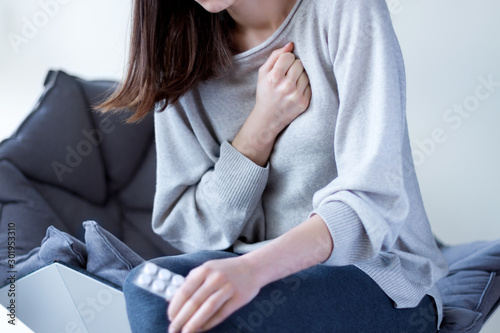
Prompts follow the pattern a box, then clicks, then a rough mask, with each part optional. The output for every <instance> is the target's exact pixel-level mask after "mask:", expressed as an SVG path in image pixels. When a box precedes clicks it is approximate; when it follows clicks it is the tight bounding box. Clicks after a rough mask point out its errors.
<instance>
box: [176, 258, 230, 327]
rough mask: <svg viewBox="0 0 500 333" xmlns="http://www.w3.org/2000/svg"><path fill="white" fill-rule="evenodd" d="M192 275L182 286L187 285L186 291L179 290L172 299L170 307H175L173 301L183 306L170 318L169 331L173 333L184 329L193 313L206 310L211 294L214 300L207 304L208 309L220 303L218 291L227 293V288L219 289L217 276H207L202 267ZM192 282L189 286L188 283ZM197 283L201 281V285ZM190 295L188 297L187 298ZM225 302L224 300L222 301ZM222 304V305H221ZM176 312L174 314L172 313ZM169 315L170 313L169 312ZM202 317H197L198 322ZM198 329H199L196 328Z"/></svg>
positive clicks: (206, 271) (205, 270)
mask: <svg viewBox="0 0 500 333" xmlns="http://www.w3.org/2000/svg"><path fill="white" fill-rule="evenodd" d="M192 273H193V274H191V273H190V274H191V275H192V277H193V280H190V279H189V277H190V276H189V275H188V278H186V281H185V282H184V284H183V285H182V286H185V285H187V287H186V289H185V290H184V291H183V290H181V288H182V287H181V288H180V289H179V290H178V291H177V293H176V295H175V297H174V299H173V300H172V305H174V306H177V303H173V302H174V300H175V301H176V302H177V301H179V302H182V303H183V305H182V306H181V308H180V309H175V308H174V309H173V310H172V313H173V316H172V317H170V318H172V319H173V320H172V322H171V323H170V329H171V330H173V331H180V328H182V327H184V325H186V323H187V322H188V321H190V320H191V318H192V317H193V315H194V314H195V313H198V311H200V309H201V308H205V311H207V310H206V307H207V305H206V303H207V301H208V300H209V299H210V297H211V296H212V295H213V294H216V295H215V299H213V300H212V301H210V302H209V305H208V306H209V307H210V306H214V305H217V304H218V302H220V299H219V298H220V295H221V294H220V293H218V290H222V291H223V292H224V293H226V292H227V291H228V288H221V283H220V279H219V278H218V275H214V274H212V275H208V270H207V269H206V268H204V267H198V268H196V269H194V270H193V271H192ZM191 281H193V283H192V284H191V283H190V282H191ZM199 281H202V283H201V285H200V284H199V283H198V282H199ZM193 290H194V292H193ZM177 294H180V297H179V298H177ZM187 295H190V296H187ZM176 298H177V299H176ZM223 302H225V300H223ZM223 302H222V303H223ZM174 312H176V313H174ZM169 314H170V312H169ZM202 315H206V313H202ZM203 318H204V317H202V318H200V317H199V316H198V320H200V319H203ZM208 319H210V318H204V320H205V321H206V320H208ZM204 323H205V322H202V323H201V324H199V326H201V325H202V324H204ZM197 328H199V327H197Z"/></svg>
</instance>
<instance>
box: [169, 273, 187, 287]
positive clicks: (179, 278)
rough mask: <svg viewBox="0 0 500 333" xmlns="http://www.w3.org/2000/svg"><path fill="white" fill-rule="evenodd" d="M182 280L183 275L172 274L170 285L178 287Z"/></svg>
mask: <svg viewBox="0 0 500 333" xmlns="http://www.w3.org/2000/svg"><path fill="white" fill-rule="evenodd" d="M183 282H184V277H183V276H182V275H174V277H173V278H172V285H174V286H176V287H178V286H180V285H181V284H182V283H183Z"/></svg>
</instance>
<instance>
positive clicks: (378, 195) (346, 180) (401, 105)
mask: <svg viewBox="0 0 500 333" xmlns="http://www.w3.org/2000/svg"><path fill="white" fill-rule="evenodd" d="M335 3H336V4H335V5H334V7H336V8H335V10H334V11H333V12H332V13H333V14H332V17H331V18H330V21H329V23H328V24H329V27H328V48H329V53H330V57H331V59H332V63H333V67H334V68H333V69H334V74H335V80H336V82H337V89H338V97H339V110H338V115H337V120H336V125H335V135H334V154H335V161H336V164H337V172H338V174H337V177H336V178H335V179H334V180H333V181H331V182H330V183H329V184H328V185H327V186H326V187H324V188H322V189H320V190H319V191H317V192H316V193H315V194H314V198H313V211H312V212H311V213H310V216H312V215H314V214H318V215H320V216H321V217H322V218H323V220H324V221H325V223H326V225H327V227H328V229H329V231H330V234H331V236H332V240H333V244H334V248H333V251H332V254H331V255H330V257H329V258H328V259H327V260H326V261H324V262H323V263H322V264H324V265H331V266H333V265H348V264H354V263H359V262H363V261H367V260H370V259H372V258H374V257H375V256H377V255H378V254H379V253H380V252H381V251H388V250H390V249H391V248H392V247H393V244H394V243H395V241H396V239H397V238H398V235H399V233H400V230H401V228H402V226H403V224H404V222H405V220H406V218H407V215H408V212H409V202H408V196H407V193H406V189H405V184H404V180H403V178H404V177H403V162H404V159H405V158H408V157H405V156H404V154H408V153H409V149H408V152H407V151H406V149H404V148H403V147H405V140H406V136H407V132H406V116H405V112H406V110H405V108H406V107H405V104H406V87H405V73H404V63H403V59H402V54H401V50H400V47H399V43H398V41H397V38H396V36H395V32H394V30H393V27H392V23H391V19H390V15H389V11H388V9H387V6H386V3H385V1H384V0H370V1H366V0H346V1H336V2H335ZM339 7H342V8H339ZM409 154H410V156H409V158H411V153H409Z"/></svg>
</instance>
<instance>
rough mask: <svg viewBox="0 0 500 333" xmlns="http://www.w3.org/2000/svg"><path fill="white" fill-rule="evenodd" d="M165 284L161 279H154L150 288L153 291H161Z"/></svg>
mask: <svg viewBox="0 0 500 333" xmlns="http://www.w3.org/2000/svg"><path fill="white" fill-rule="evenodd" d="M166 286H167V285H166V284H165V282H163V281H162V280H156V281H154V282H153V285H152V288H153V290H154V291H156V292H159V293H161V292H163V290H165V287H166Z"/></svg>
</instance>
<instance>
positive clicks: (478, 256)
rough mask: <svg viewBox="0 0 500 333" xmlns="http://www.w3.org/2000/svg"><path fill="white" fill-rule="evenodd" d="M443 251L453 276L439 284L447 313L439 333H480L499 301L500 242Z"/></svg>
mask: <svg viewBox="0 0 500 333" xmlns="http://www.w3.org/2000/svg"><path fill="white" fill-rule="evenodd" d="M441 250H442V251H443V254H444V256H445V258H446V260H447V262H448V264H449V267H450V273H449V274H448V276H447V277H445V278H444V279H442V280H440V281H438V283H437V285H438V287H439V289H440V291H441V295H442V299H443V311H444V318H443V322H442V324H441V328H440V332H443V333H452V332H453V333H455V332H456V333H458V332H461V333H464V332H467V333H475V332H479V331H480V329H481V327H482V326H483V324H484V323H485V321H486V320H487V319H488V318H489V316H490V315H491V314H492V313H493V311H494V310H495V309H496V308H497V306H498V304H499V300H500V275H497V274H498V273H499V272H500V240H497V241H490V242H474V243H471V244H464V245H458V246H451V247H443V248H442V249H441Z"/></svg>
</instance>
